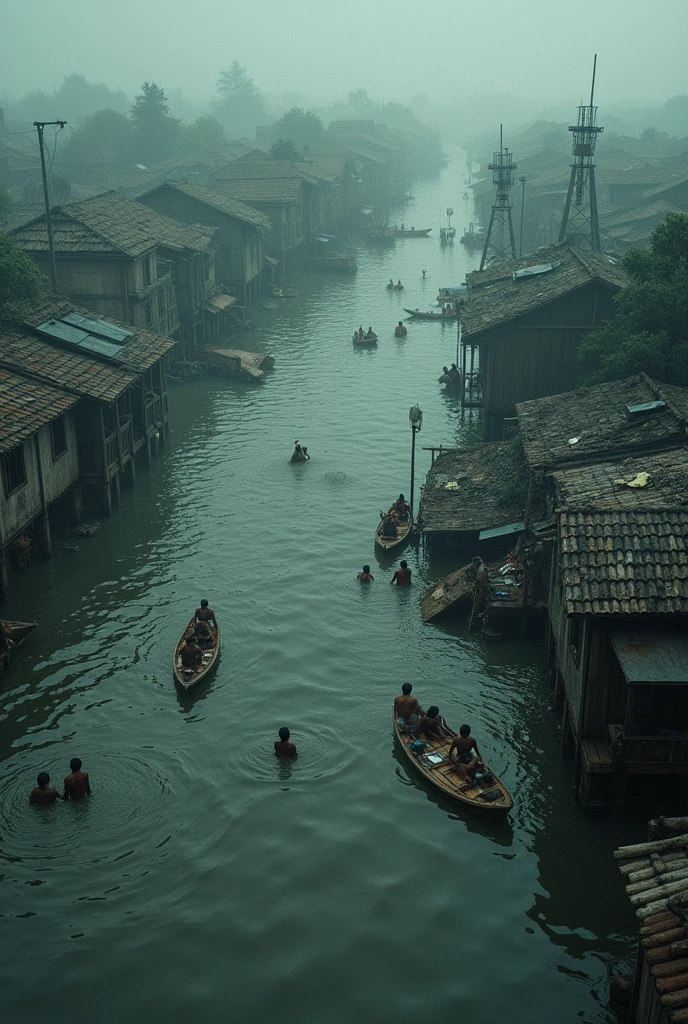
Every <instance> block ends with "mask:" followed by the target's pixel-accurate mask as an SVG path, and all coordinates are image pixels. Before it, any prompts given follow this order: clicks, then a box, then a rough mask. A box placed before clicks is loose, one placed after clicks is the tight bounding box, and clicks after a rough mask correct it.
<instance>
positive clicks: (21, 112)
mask: <svg viewBox="0 0 688 1024" xmlns="http://www.w3.org/2000/svg"><path fill="white" fill-rule="evenodd" d="M128 105H129V103H128V100H127V97H126V94H125V93H124V92H122V91H121V90H116V91H114V90H112V89H109V88H108V87H107V86H106V85H103V84H102V83H94V82H89V81H87V80H86V79H85V78H84V76H83V75H67V76H66V77H65V79H64V81H63V82H62V85H61V86H60V88H59V89H58V90H57V91H56V92H55V93H54V95H52V96H49V95H48V94H47V93H44V92H40V91H39V92H34V93H29V94H28V95H27V96H24V98H23V99H21V100H18V101H17V102H16V103H10V104H7V106H6V110H7V115H8V117H11V118H13V119H14V120H16V121H28V122H29V123H31V122H32V121H37V120H43V121H54V120H57V119H58V118H61V119H63V120H66V121H69V122H70V124H75V125H76V126H77V127H81V125H82V124H83V122H84V121H85V119H86V118H87V117H90V116H91V115H92V114H94V113H95V112H96V111H97V110H103V109H105V108H108V109H110V110H116V111H118V113H120V114H126V112H127V108H128ZM63 140H64V135H63V136H62V138H61V139H60V142H62V141H63Z"/></svg>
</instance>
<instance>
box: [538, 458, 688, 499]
mask: <svg viewBox="0 0 688 1024" xmlns="http://www.w3.org/2000/svg"><path fill="white" fill-rule="evenodd" d="M642 473H647V474H648V475H649V480H648V481H647V484H646V485H645V486H644V487H638V486H635V487H629V486H628V484H629V482H632V481H636V480H637V479H638V476H639V474H642ZM552 476H553V478H554V481H555V483H556V488H557V504H558V505H559V506H560V507H561V508H562V509H567V510H568V511H569V512H570V511H572V510H573V509H586V510H590V509H593V508H594V509H596V510H601V509H618V510H628V511H630V510H632V509H634V508H681V507H683V506H688V449H687V448H684V447H682V448H676V449H674V450H672V451H668V452H660V453H659V454H656V455H643V456H638V457H636V458H627V459H624V458H620V459H615V460H613V461H603V462H596V463H595V464H594V465H592V466H575V467H572V468H571V469H562V470H559V471H558V472H556V473H553V474H552ZM619 481H623V483H620V482H619ZM641 482H642V478H641Z"/></svg>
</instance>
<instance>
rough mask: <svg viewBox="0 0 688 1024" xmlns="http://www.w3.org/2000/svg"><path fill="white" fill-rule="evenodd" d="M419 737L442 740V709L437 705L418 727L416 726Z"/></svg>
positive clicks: (427, 712)
mask: <svg viewBox="0 0 688 1024" xmlns="http://www.w3.org/2000/svg"><path fill="white" fill-rule="evenodd" d="M416 733H417V735H418V736H427V738H428V739H429V740H441V739H442V738H443V736H444V729H443V727H442V721H441V719H440V709H439V708H438V707H437V705H436V704H433V705H432V707H429V708H428V710H427V711H426V712H425V714H424V715H423V717H422V718H421V720H420V721H419V723H418V725H417V726H416Z"/></svg>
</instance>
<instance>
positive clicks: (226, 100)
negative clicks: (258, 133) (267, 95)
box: [215, 60, 268, 138]
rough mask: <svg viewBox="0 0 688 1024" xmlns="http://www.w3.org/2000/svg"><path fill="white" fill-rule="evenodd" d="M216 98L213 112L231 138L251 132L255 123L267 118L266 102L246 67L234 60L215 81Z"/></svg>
mask: <svg viewBox="0 0 688 1024" xmlns="http://www.w3.org/2000/svg"><path fill="white" fill-rule="evenodd" d="M217 91H218V93H219V94H220V98H219V100H217V101H216V103H215V113H216V115H217V117H218V118H219V120H220V121H221V122H222V124H223V125H224V126H225V128H226V129H227V131H228V133H229V135H230V137H231V138H239V137H241V136H244V135H252V134H253V132H254V131H255V129H256V126H257V125H259V124H265V122H266V121H267V120H268V112H267V106H266V103H265V99H264V97H263V95H262V93H261V92H259V90H258V89H257V88H256V86H255V84H254V82H253V79H252V78H249V77H248V74H247V71H246V68H244V67H242V66H241V64H239V62H238V61H236V60H235V61H234V62H233V63H232V64H231V65H230V67H229V68H228V69H227V71H223V72H222V74H221V75H220V77H219V79H218V82H217Z"/></svg>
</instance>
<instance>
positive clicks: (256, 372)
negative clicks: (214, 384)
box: [195, 348, 275, 380]
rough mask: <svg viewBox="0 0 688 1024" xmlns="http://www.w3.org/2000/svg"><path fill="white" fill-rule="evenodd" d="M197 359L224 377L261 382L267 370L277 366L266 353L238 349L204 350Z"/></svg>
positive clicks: (196, 354) (196, 356)
mask: <svg viewBox="0 0 688 1024" xmlns="http://www.w3.org/2000/svg"><path fill="white" fill-rule="evenodd" d="M195 358H196V359H198V360H199V361H200V362H203V363H205V364H206V366H212V368H213V369H214V370H215V371H216V372H217V374H219V375H220V376H222V377H244V378H246V379H248V378H250V379H251V380H260V379H261V377H264V376H265V371H266V370H271V369H272V368H273V366H274V365H275V360H274V359H273V358H272V356H268V355H266V354H265V353H264V352H244V351H242V350H241V349H238V348H204V349H203V350H202V351H200V352H196V353H195Z"/></svg>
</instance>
